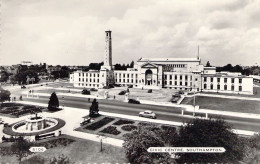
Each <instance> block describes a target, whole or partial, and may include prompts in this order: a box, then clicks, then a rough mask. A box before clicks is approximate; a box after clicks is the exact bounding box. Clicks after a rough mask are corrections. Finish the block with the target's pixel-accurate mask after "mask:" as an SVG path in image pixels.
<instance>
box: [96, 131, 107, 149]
mask: <svg viewBox="0 0 260 164" xmlns="http://www.w3.org/2000/svg"><path fill="white" fill-rule="evenodd" d="M97 138H99V139H100V152H102V150H103V147H102V146H103V145H102V144H103V139H105V138H106V137H105V136H104V135H103V134H99V136H97Z"/></svg>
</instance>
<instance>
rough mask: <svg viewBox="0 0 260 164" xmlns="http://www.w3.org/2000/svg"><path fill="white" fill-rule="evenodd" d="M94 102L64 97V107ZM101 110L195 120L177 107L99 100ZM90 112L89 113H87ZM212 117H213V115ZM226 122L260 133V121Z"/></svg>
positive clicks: (44, 100) (85, 106)
mask: <svg viewBox="0 0 260 164" xmlns="http://www.w3.org/2000/svg"><path fill="white" fill-rule="evenodd" d="M24 100H25V101H32V102H37V103H45V104H47V103H48V101H49V97H44V96H41V97H40V98H39V99H32V98H24ZM59 100H60V106H63V101H62V97H61V96H59ZM91 102H92V100H90V102H88V99H87V98H79V97H69V96H66V97H64V105H65V106H67V107H74V108H82V109H86V110H89V107H90V105H91ZM98 102H99V110H100V111H104V112H111V113H119V114H126V115H135V116H136V115H138V113H139V112H140V111H144V110H152V111H153V112H155V113H156V115H157V119H160V120H168V121H175V122H188V121H190V120H192V119H194V118H193V117H192V116H191V113H190V114H189V115H184V116H182V115H181V109H183V108H177V107H165V106H155V105H144V104H129V103H125V102H121V101H113V100H98ZM87 112H88V111H87ZM211 116H212V115H211ZM222 118H223V119H225V121H226V122H228V123H229V124H231V125H232V128H234V129H240V130H250V131H258V132H260V126H259V125H260V119H258V120H257V119H248V118H239V117H231V116H223V117H222Z"/></svg>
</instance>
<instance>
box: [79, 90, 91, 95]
mask: <svg viewBox="0 0 260 164" xmlns="http://www.w3.org/2000/svg"><path fill="white" fill-rule="evenodd" d="M81 94H83V95H90V91H89V90H87V89H83V90H82V92H81Z"/></svg>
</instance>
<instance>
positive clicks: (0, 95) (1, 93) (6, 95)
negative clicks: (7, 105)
mask: <svg viewBox="0 0 260 164" xmlns="http://www.w3.org/2000/svg"><path fill="white" fill-rule="evenodd" d="M10 95H11V93H10V91H8V90H4V89H2V88H1V87H0V102H3V101H6V100H10Z"/></svg>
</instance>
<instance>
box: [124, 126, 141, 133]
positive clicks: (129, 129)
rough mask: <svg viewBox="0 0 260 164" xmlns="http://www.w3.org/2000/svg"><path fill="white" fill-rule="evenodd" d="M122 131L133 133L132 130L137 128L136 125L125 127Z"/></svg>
mask: <svg viewBox="0 0 260 164" xmlns="http://www.w3.org/2000/svg"><path fill="white" fill-rule="evenodd" d="M121 129H123V130H124V131H129V132H130V131H132V130H136V129H137V126H135V125H124V126H122V127H121Z"/></svg>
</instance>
